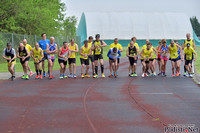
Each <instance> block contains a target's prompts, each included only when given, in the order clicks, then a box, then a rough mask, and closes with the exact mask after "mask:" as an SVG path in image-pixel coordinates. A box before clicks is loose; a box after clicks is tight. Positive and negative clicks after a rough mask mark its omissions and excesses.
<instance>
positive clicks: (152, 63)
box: [149, 43, 157, 76]
mask: <svg viewBox="0 0 200 133" xmlns="http://www.w3.org/2000/svg"><path fill="white" fill-rule="evenodd" d="M150 44H151V49H152V50H153V56H152V58H151V59H150V60H149V61H150V69H151V76H156V55H157V50H156V49H155V48H154V47H153V45H152V43H150Z"/></svg>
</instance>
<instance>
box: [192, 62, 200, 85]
mask: <svg viewBox="0 0 200 133" xmlns="http://www.w3.org/2000/svg"><path fill="white" fill-rule="evenodd" d="M193 80H194V82H195V83H196V84H198V85H200V75H198V73H197V71H196V66H195V65H194V77H193Z"/></svg>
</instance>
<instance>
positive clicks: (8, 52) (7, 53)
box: [3, 42, 16, 80]
mask: <svg viewBox="0 0 200 133" xmlns="http://www.w3.org/2000/svg"><path fill="white" fill-rule="evenodd" d="M3 58H4V59H6V60H7V62H8V71H9V72H10V74H11V77H10V78H9V79H11V80H14V79H15V71H14V67H15V63H16V61H15V59H16V53H15V49H14V48H12V44H11V43H10V42H9V43H7V48H4V50H3Z"/></svg>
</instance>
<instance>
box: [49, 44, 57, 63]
mask: <svg viewBox="0 0 200 133" xmlns="http://www.w3.org/2000/svg"><path fill="white" fill-rule="evenodd" d="M55 49H56V44H55V43H54V44H53V45H51V44H49V51H54V50H55ZM48 58H49V59H55V54H48Z"/></svg>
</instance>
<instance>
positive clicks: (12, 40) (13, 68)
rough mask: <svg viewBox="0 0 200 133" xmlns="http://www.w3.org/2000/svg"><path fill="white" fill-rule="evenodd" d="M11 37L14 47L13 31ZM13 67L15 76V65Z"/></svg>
mask: <svg viewBox="0 0 200 133" xmlns="http://www.w3.org/2000/svg"><path fill="white" fill-rule="evenodd" d="M11 39H12V47H13V48H15V47H14V40H13V33H12V34H11ZM13 69H14V75H15V76H16V74H15V66H14V68H13Z"/></svg>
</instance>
